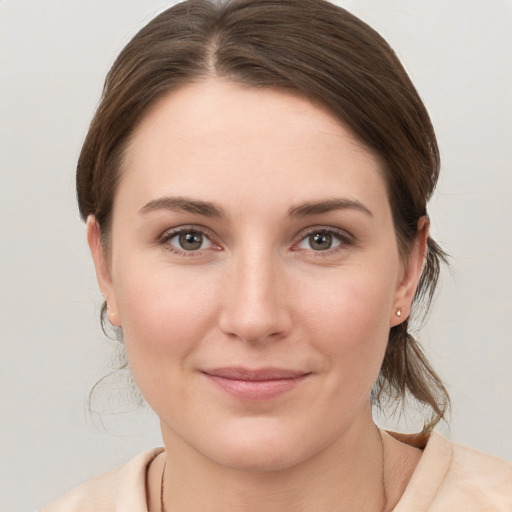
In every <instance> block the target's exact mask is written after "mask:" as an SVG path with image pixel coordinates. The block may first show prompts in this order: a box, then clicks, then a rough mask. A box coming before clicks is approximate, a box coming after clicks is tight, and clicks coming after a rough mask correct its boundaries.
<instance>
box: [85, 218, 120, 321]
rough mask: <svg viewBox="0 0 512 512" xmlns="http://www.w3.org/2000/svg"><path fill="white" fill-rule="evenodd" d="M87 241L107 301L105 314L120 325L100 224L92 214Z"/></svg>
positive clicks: (88, 219) (102, 292) (88, 223)
mask: <svg viewBox="0 0 512 512" xmlns="http://www.w3.org/2000/svg"><path fill="white" fill-rule="evenodd" d="M86 225H87V243H88V244H89V249H90V251H91V256H92V259H93V262H94V268H95V270H96V279H97V280H98V285H99V288H100V291H101V294H102V295H103V297H104V298H105V301H106V303H107V314H108V318H109V321H110V323H111V324H113V325H116V326H118V327H120V326H121V323H120V320H119V313H118V308H117V301H116V296H115V292H114V286H113V282H112V275H111V271H110V266H109V264H108V262H107V258H106V255H105V249H104V247H103V245H102V243H101V233H100V226H99V224H98V221H97V220H96V217H94V215H89V216H88V217H87V223H86Z"/></svg>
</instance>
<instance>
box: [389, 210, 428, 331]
mask: <svg viewBox="0 0 512 512" xmlns="http://www.w3.org/2000/svg"><path fill="white" fill-rule="evenodd" d="M429 227H430V221H429V218H428V217H427V216H426V215H424V216H423V217H421V218H420V219H419V220H418V231H417V235H416V240H415V241H414V244H413V246H412V248H411V251H410V253H409V254H408V255H407V258H406V260H405V262H404V268H403V275H402V276H401V280H400V282H399V283H398V286H397V289H396V291H395V300H394V302H393V310H392V311H391V314H390V319H389V320H390V326H391V327H394V326H395V325H398V324H400V323H402V322H403V321H404V320H406V319H407V318H408V317H409V315H410V313H411V305H412V301H413V299H414V294H415V293H416V288H417V287H418V282H419V280H420V276H421V272H422V270H423V264H424V262H425V255H426V253H427V239H428V232H429Z"/></svg>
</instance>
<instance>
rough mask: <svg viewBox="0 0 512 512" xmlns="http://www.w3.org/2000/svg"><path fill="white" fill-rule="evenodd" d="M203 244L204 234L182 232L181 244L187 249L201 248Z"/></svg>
mask: <svg viewBox="0 0 512 512" xmlns="http://www.w3.org/2000/svg"><path fill="white" fill-rule="evenodd" d="M202 244H203V235H201V234H200V233H182V234H181V235H180V245H181V247H182V248H183V249H186V250H187V251H193V250H196V249H200V248H201V245H202Z"/></svg>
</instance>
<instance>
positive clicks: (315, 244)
mask: <svg viewBox="0 0 512 512" xmlns="http://www.w3.org/2000/svg"><path fill="white" fill-rule="evenodd" d="M310 244H311V248H312V249H316V250H317V251H325V250H327V249H330V247H331V245H332V235H329V233H316V234H314V235H312V236H311V237H310Z"/></svg>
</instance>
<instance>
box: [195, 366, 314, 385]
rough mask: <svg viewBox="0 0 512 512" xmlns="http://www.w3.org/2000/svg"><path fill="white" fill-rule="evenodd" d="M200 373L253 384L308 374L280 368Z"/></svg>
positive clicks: (230, 368) (220, 369) (219, 369)
mask: <svg viewBox="0 0 512 512" xmlns="http://www.w3.org/2000/svg"><path fill="white" fill-rule="evenodd" d="M202 372H203V373H205V374H206V375H210V376H213V377H222V378H224V379H231V380H245V381H255V382H257V381H265V380H283V379H296V378H298V377H304V376H305V375H308V374H309V373H310V372H304V371H297V370H287V369H282V368H258V369H254V370H251V369H248V368H239V367H227V368H214V369H210V370H202Z"/></svg>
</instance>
